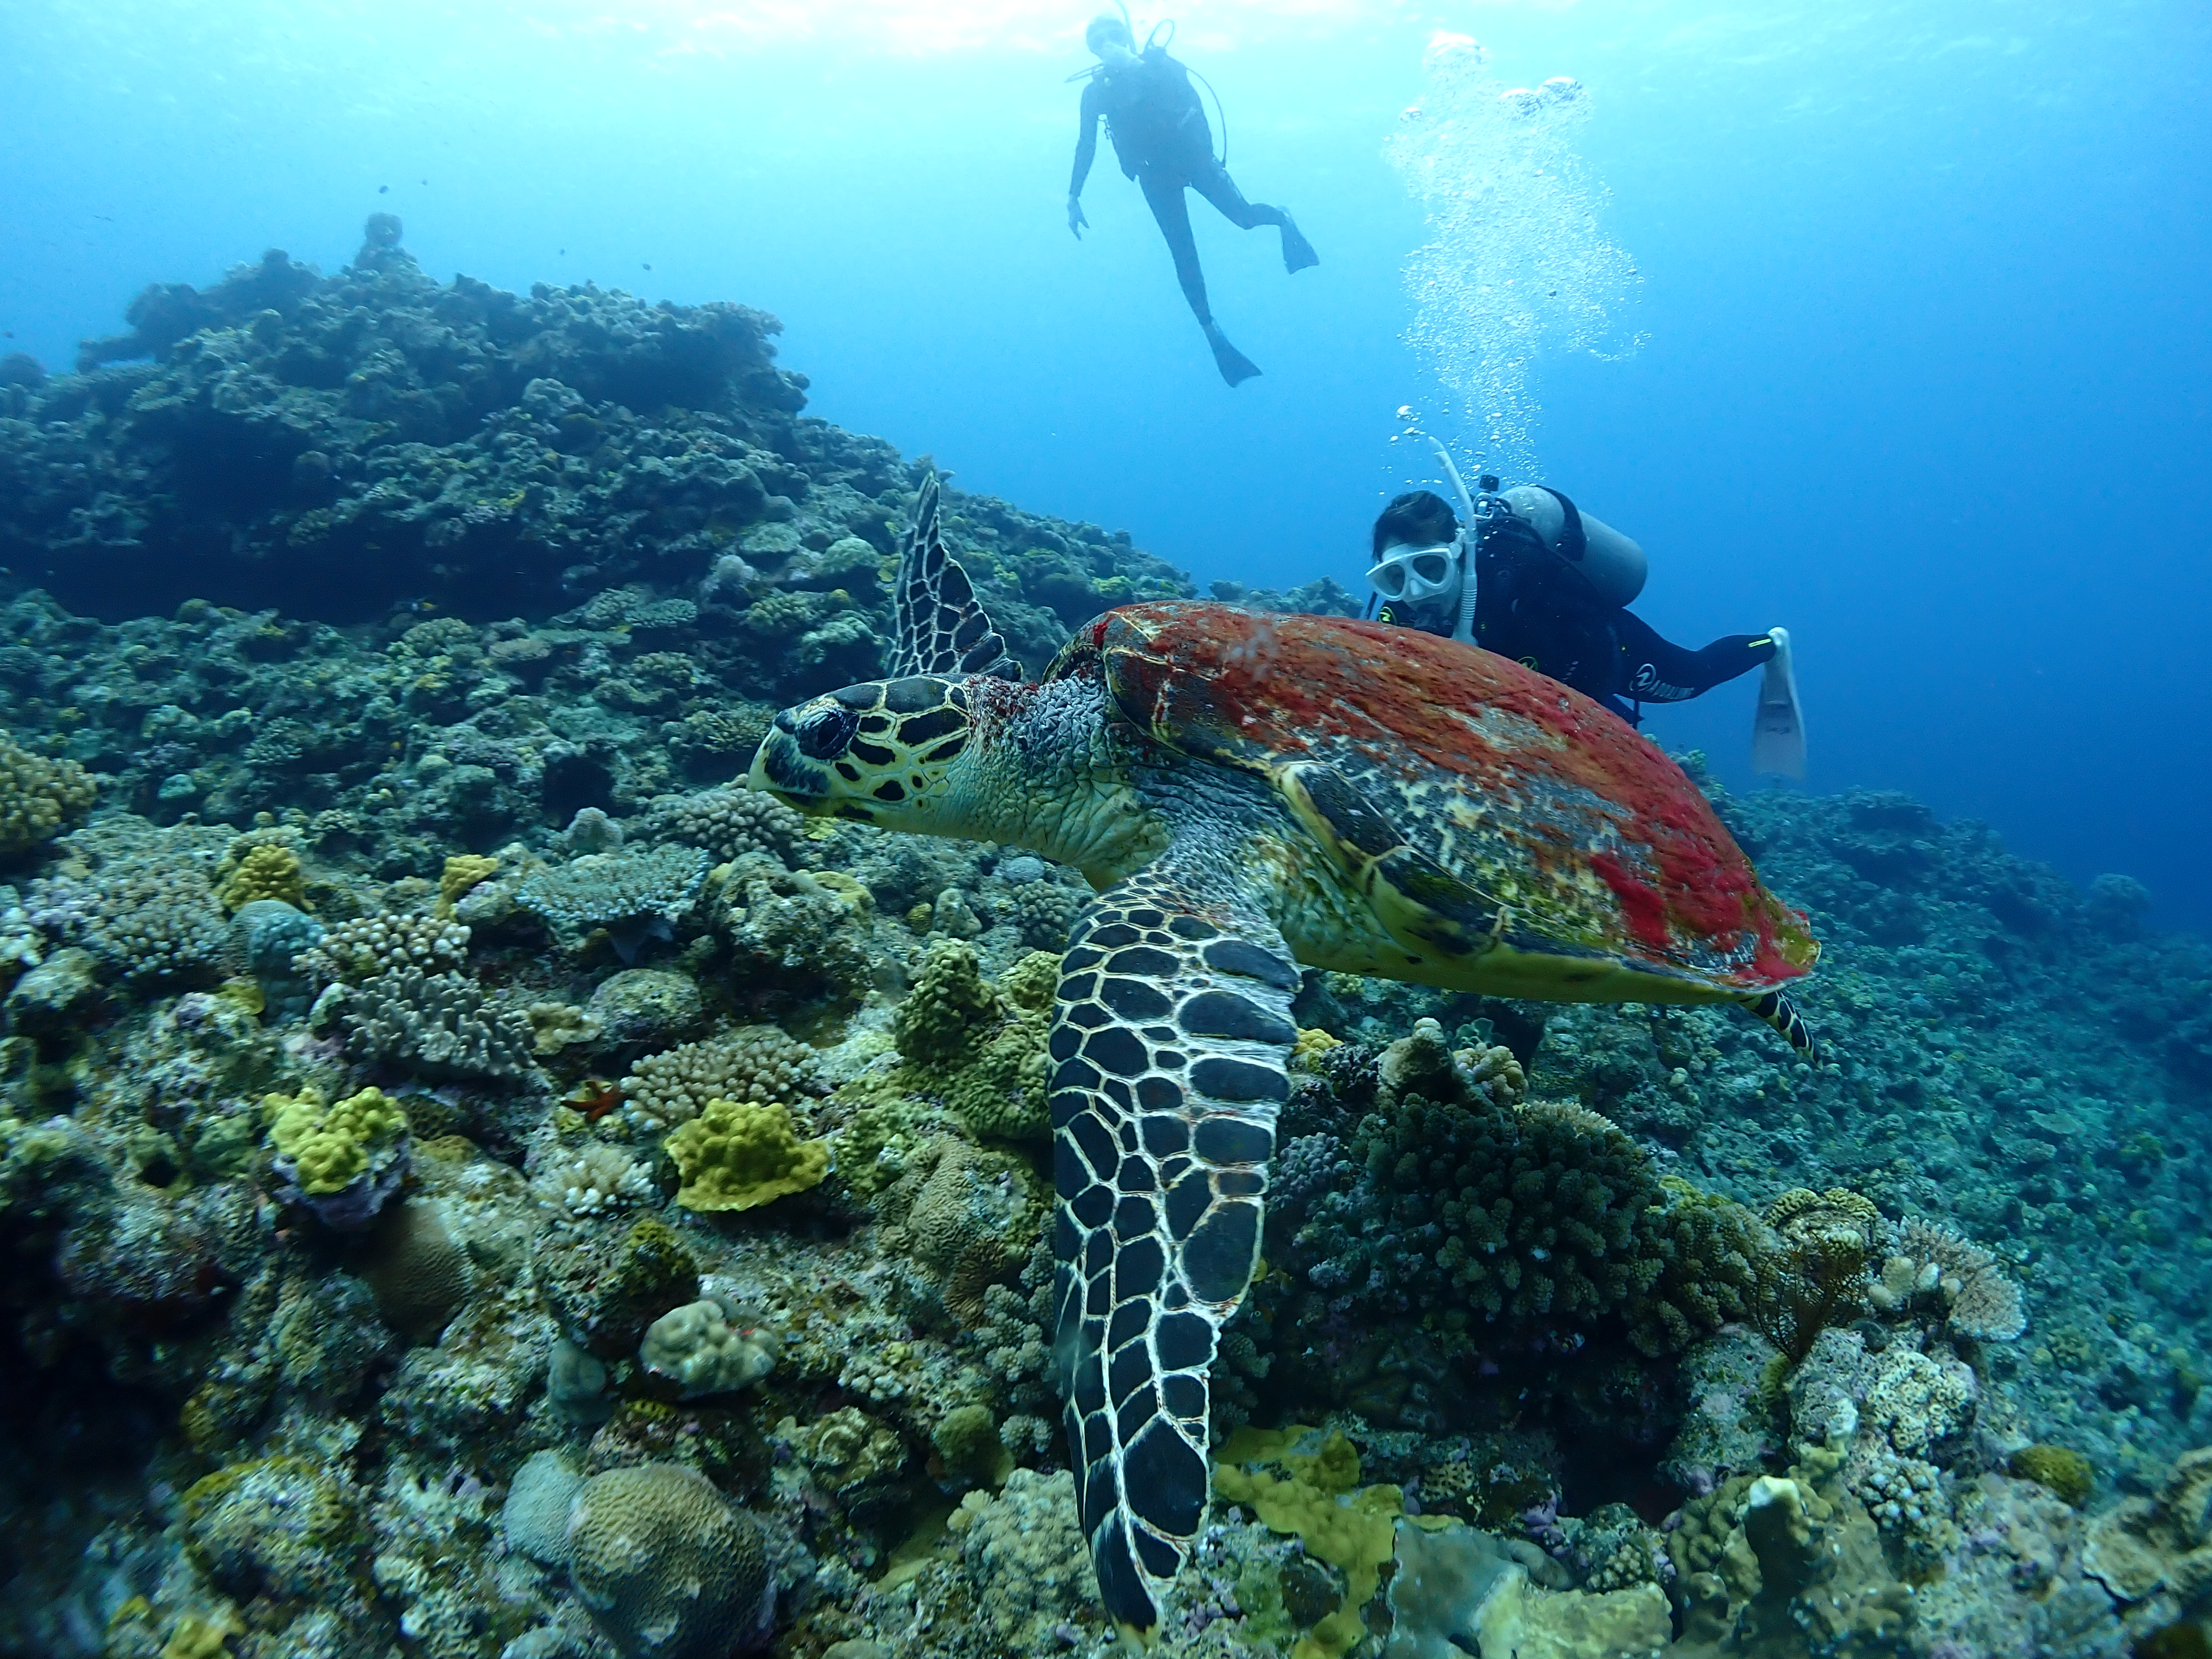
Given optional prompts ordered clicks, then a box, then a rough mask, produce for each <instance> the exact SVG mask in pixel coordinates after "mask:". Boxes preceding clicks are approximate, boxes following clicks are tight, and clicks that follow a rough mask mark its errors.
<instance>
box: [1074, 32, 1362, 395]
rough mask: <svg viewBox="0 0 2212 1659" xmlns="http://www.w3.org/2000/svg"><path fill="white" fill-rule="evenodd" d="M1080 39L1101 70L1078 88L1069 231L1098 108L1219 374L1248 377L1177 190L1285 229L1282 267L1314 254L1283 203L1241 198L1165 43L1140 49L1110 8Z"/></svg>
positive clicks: (1306, 261)
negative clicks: (1210, 289)
mask: <svg viewBox="0 0 2212 1659" xmlns="http://www.w3.org/2000/svg"><path fill="white" fill-rule="evenodd" d="M1083 39H1084V42H1085V45H1087V46H1089V47H1090V48H1091V51H1092V52H1094V53H1096V54H1097V57H1098V59H1099V67H1098V68H1097V69H1096V70H1092V71H1091V80H1090V82H1089V83H1088V84H1087V85H1085V88H1083V131H1082V133H1081V136H1080V137H1078V139H1077V140H1076V145H1075V173H1074V175H1073V177H1072V178H1071V179H1069V180H1068V184H1067V228H1068V229H1070V230H1072V231H1073V232H1074V233H1075V234H1076V236H1077V238H1078V239H1079V240H1080V239H1081V237H1082V235H1083V232H1084V228H1085V226H1087V225H1089V224H1090V220H1088V219H1086V218H1085V217H1084V215H1083V181H1084V180H1085V179H1087V178H1088V177H1090V174H1091V158H1092V157H1093V156H1095V155H1097V152H1098V118H1099V117H1100V116H1102V115H1103V116H1104V117H1105V118H1106V123H1107V131H1108V132H1109V134H1110V136H1111V137H1112V138H1113V140H1114V154H1115V156H1116V157H1117V158H1118V159H1119V160H1120V161H1121V171H1122V172H1123V173H1125V174H1127V176H1128V177H1129V178H1132V179H1135V180H1136V181H1137V184H1138V186H1139V188H1140V189H1142V190H1143V191H1144V192H1145V200H1146V204H1148V205H1150V207H1151V208H1152V217H1153V218H1155V219H1157V220H1158V222H1159V226H1160V234H1161V235H1163V236H1164V237H1166V238H1167V242H1168V252H1170V253H1172V254H1173V255H1174V256H1175V268H1176V280H1177V281H1178V282H1180V283H1182V293H1183V298H1185V299H1186V300H1188V301H1190V308H1191V310H1192V311H1193V312H1194V313H1196V315H1197V317H1198V321H1199V326H1200V327H1201V328H1203V329H1204V330H1205V331H1206V343H1207V344H1208V345H1210V346H1212V348H1213V361H1214V362H1216V363H1217V364H1218V365H1219V366H1220V368H1221V378H1222V379H1223V380H1226V381H1228V382H1229V384H1230V385H1231V386H1235V385H1236V384H1237V382H1239V381H1240V380H1250V379H1251V378H1252V376H1254V375H1255V374H1258V373H1259V372H1260V370H1259V368H1258V367H1257V366H1256V365H1255V364H1254V363H1253V362H1252V360H1251V359H1250V358H1249V357H1247V356H1245V355H1244V354H1243V352H1241V351H1239V350H1237V348H1236V347H1235V346H1233V345H1231V344H1230V343H1229V341H1228V339H1227V337H1225V336H1224V335H1223V333H1222V332H1221V328H1220V325H1218V324H1217V323H1216V322H1215V321H1214V320H1213V311H1212V307H1210V306H1208V305H1207V303H1206V273H1205V272H1204V271H1202V270H1200V269H1199V265H1198V244H1197V242H1196V240H1194V239H1193V237H1192V235H1191V233H1190V209H1189V206H1188V204H1187V203H1186V202H1185V201H1184V200H1183V191H1185V190H1187V189H1188V190H1194V191H1197V192H1198V193H1199V194H1200V196H1203V197H1206V200H1207V201H1209V202H1211V203H1212V204H1213V205H1214V206H1215V207H1217V208H1218V209H1219V210H1221V214H1222V216H1223V217H1224V218H1225V219H1227V220H1228V221H1229V222H1230V223H1231V224H1232V225H1235V226H1237V227H1238V228H1240V229H1243V230H1250V229H1252V228H1254V227H1255V226H1257V225H1274V226H1276V227H1278V228H1279V229H1280V230H1281V231H1282V233H1283V269H1284V270H1290V271H1297V270H1304V269H1305V268H1306V267H1307V266H1308V265H1317V264H1320V263H1321V256H1320V255H1319V254H1317V253H1316V252H1314V251H1313V244H1312V243H1310V242H1309V241H1307V240H1306V239H1305V238H1304V235H1302V234H1300V233H1299V231H1298V228H1297V226H1296V225H1294V224H1292V223H1291V216H1290V215H1289V214H1287V213H1285V212H1284V211H1283V210H1282V209H1280V208H1279V207H1269V206H1268V205H1267V204H1266V203H1264V202H1248V201H1246V200H1245V199H1244V192H1243V191H1241V190H1239V189H1237V184H1236V181H1235V180H1234V179H1231V178H1230V176H1229V170H1228V168H1226V167H1224V166H1223V165H1222V164H1221V163H1220V162H1219V161H1217V160H1215V159H1214V155H1213V130H1212V128H1211V127H1209V126H1207V125H1206V111H1205V110H1204V109H1203V108H1201V107H1200V104H1199V99H1198V89H1197V88H1194V87H1193V86H1192V85H1191V83H1190V71H1189V70H1187V69H1185V68H1184V67H1183V66H1182V64H1179V63H1177V62H1176V60H1175V59H1174V58H1170V57H1169V56H1168V54H1167V50H1166V48H1164V47H1163V46H1146V48H1145V50H1144V51H1143V52H1141V53H1140V52H1137V51H1136V50H1135V43H1134V42H1133V40H1131V39H1130V36H1129V27H1128V25H1127V23H1125V22H1123V21H1121V19H1120V18H1119V17H1115V16H1114V15H1111V14H1110V13H1109V14H1106V15H1101V16H1098V17H1094V18H1092V19H1091V27H1089V28H1087V29H1086V30H1085V31H1084V35H1083Z"/></svg>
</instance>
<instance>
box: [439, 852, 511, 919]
mask: <svg viewBox="0 0 2212 1659" xmlns="http://www.w3.org/2000/svg"><path fill="white" fill-rule="evenodd" d="M498 868H499V860H497V859H488V858H485V857H484V856H483V854H479V853H456V854H453V857H451V858H449V859H447V860H446V867H445V868H444V869H443V870H441V872H439V873H438V914H439V915H441V916H444V915H452V914H453V905H454V904H455V902H457V901H459V898H460V896H461V895H462V894H464V893H465V892H467V891H468V890H469V889H470V888H471V887H473V886H475V885H476V884H477V883H478V882H480V881H482V880H483V879H484V878H486V877H487V876H489V875H490V874H491V872H493V871H495V870H496V869H498Z"/></svg>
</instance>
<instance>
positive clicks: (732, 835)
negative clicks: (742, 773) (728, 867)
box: [654, 724, 807, 864]
mask: <svg viewBox="0 0 2212 1659" xmlns="http://www.w3.org/2000/svg"><path fill="white" fill-rule="evenodd" d="M765 729H766V728H765V725H764V724H763V726H760V727H757V728H754V729H753V730H752V732H751V738H752V743H751V744H749V745H747V746H748V748H750V747H754V746H757V745H758V744H759V742H760V734H761V732H762V731H763V730H765ZM654 807H655V809H656V817H658V818H659V821H660V822H661V823H663V824H664V825H665V829H666V833H667V834H668V836H669V837H670V838H671V840H674V841H679V842H684V843H685V844H686V845H689V846H692V847H703V848H706V849H707V850H708V852H709V853H712V854H714V856H715V857H716V858H718V859H721V860H730V859H734V858H741V857H743V856H744V854H747V853H772V854H775V856H776V857H778V858H780V859H781V860H783V861H784V862H785V863H787V864H796V863H798V862H799V853H800V851H801V849H802V848H804V847H805V844H806V836H807V823H806V819H805V817H804V816H803V815H801V814H800V813H799V812H796V811H793V810H792V809H791V808H790V807H788V806H786V805H784V804H783V803H782V802H781V801H780V800H778V799H776V798H775V796H773V795H770V794H767V793H763V792H761V791H758V790H753V789H747V788H745V787H743V786H742V785H732V786H731V787H728V788H726V789H706V790H702V791H701V792H700V793H697V794H696V795H678V796H675V797H673V798H664V799H662V800H659V801H656V802H655V803H654Z"/></svg>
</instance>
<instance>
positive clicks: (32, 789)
mask: <svg viewBox="0 0 2212 1659" xmlns="http://www.w3.org/2000/svg"><path fill="white" fill-rule="evenodd" d="M97 793H99V790H98V786H96V785H95V784H94V782H93V781H92V777H91V775H90V774H88V773H87V772H86V770H85V769H84V768H82V766H79V765H78V764H77V763H76V762H75V761H73V760H48V759H47V758H46V757H45V756H44V755H34V754H33V753H32V752H31V751H30V750H27V749H25V748H23V747H21V745H20V744H16V743H15V742H14V741H13V740H11V739H10V738H5V737H0V856H4V855H6V854H13V853H21V852H25V851H27V850H28V849H29V848H33V847H36V846H37V845H38V844H39V843H40V842H43V841H51V840H52V839H53V837H54V836H58V835H59V834H60V833H61V832H62V830H63V829H65V828H67V827H68V826H69V825H70V824H71V823H76V821H77V820H78V819H80V818H82V817H84V815H85V813H86V812H88V811H90V810H91V807H92V803H93V799H94V796H95V795H96V794H97Z"/></svg>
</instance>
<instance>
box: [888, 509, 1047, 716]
mask: <svg viewBox="0 0 2212 1659" xmlns="http://www.w3.org/2000/svg"><path fill="white" fill-rule="evenodd" d="M891 614H892V617H893V619H894V620H895V622H896V625H897V630H898V631H897V634H896V637H895V638H894V639H893V641H892V643H891V660H890V668H889V670H888V672H887V678H891V679H902V678H908V677H910V676H913V675H916V674H934V675H939V676H940V677H942V678H946V679H958V678H961V677H962V676H963V675H968V674H988V675H991V676H993V677H994V678H998V679H1002V680H1018V679H1019V678H1021V677H1022V670H1021V665H1020V664H1019V663H1018V662H1016V661H1015V660H1014V659H1013V658H1012V655H1010V654H1009V653H1008V652H1007V650H1006V640H1005V638H1004V637H1003V636H1001V635H1000V633H999V630H998V629H996V628H994V627H993V626H992V625H991V618H990V615H989V613H988V612H987V611H985V610H984V609H983V602H982V601H981V599H977V598H976V597H975V586H974V584H972V583H971V582H969V580H968V573H967V572H966V571H964V570H963V569H962V568H960V562H959V561H958V560H957V559H956V558H954V557H953V556H952V555H951V553H949V552H948V551H946V550H945V534H944V524H943V510H942V502H941V501H940V492H939V488H938V483H937V475H936V474H935V473H934V472H933V473H931V474H930V475H929V476H928V477H927V478H924V479H923V480H922V483H921V498H920V499H919V500H917V501H915V506H914V523H913V525H912V526H911V527H909V528H908V531H907V535H906V542H905V544H904V545H902V547H901V548H900V550H899V564H898V575H897V577H896V580H894V582H893V584H892V588H891Z"/></svg>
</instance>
